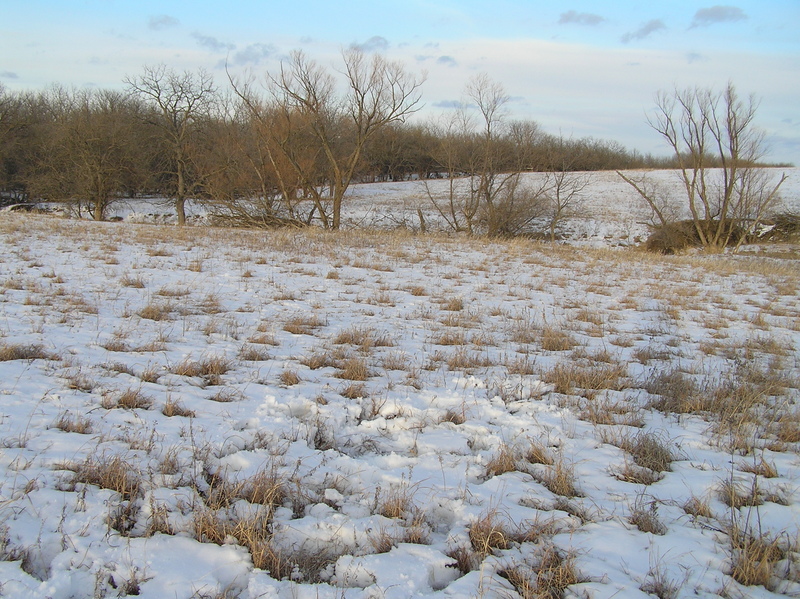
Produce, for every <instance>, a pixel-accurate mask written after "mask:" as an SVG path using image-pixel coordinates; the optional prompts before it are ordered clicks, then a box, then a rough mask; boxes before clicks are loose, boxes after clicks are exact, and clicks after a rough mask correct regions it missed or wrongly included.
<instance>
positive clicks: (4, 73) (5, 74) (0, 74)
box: [0, 71, 19, 79]
mask: <svg viewBox="0 0 800 599" xmlns="http://www.w3.org/2000/svg"><path fill="white" fill-rule="evenodd" d="M0 77H2V78H3V79H19V75H17V74H16V73H15V72H14V71H0Z"/></svg>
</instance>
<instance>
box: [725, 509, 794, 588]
mask: <svg viewBox="0 0 800 599" xmlns="http://www.w3.org/2000/svg"><path fill="white" fill-rule="evenodd" d="M728 537H729V539H730V552H731V572H730V574H731V577H732V578H733V579H734V580H735V581H737V582H738V583H740V584H743V585H745V586H763V587H765V588H766V589H768V590H771V591H774V590H775V589H776V587H777V582H778V581H779V580H780V579H781V576H780V575H779V574H778V572H777V569H778V564H779V563H780V562H782V561H784V560H785V559H786V557H787V555H788V553H789V551H788V547H787V540H786V539H782V538H781V537H780V536H776V535H772V534H770V533H759V534H755V533H752V532H749V531H747V530H744V529H742V528H741V527H740V526H739V525H738V524H737V523H734V524H733V525H732V526H731V527H730V530H729V531H728Z"/></svg>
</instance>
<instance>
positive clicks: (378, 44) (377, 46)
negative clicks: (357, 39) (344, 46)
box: [353, 35, 389, 52]
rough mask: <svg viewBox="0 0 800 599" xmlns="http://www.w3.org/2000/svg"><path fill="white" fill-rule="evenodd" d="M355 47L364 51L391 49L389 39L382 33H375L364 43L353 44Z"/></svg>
mask: <svg viewBox="0 0 800 599" xmlns="http://www.w3.org/2000/svg"><path fill="white" fill-rule="evenodd" d="M353 47H354V48H358V49H359V50H362V51H363V52H386V50H388V49H389V41H388V40H387V39H386V38H385V37H381V36H380V35H373V36H372V37H371V38H369V39H368V40H367V41H366V42H364V43H363V44H353Z"/></svg>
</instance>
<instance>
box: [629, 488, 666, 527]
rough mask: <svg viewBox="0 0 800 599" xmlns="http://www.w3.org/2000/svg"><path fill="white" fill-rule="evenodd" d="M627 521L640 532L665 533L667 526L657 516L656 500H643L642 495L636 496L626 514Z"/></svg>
mask: <svg viewBox="0 0 800 599" xmlns="http://www.w3.org/2000/svg"><path fill="white" fill-rule="evenodd" d="M628 522H630V523H631V524H633V525H634V526H635V527H636V528H638V529H639V530H640V531H642V532H647V533H651V534H654V535H665V534H667V527H666V526H665V525H664V523H663V522H661V520H660V519H659V517H658V502H657V501H656V500H654V499H651V500H650V501H645V499H644V496H642V495H640V496H638V497H637V498H636V501H635V503H634V504H633V506H632V507H631V513H630V515H629V516H628Z"/></svg>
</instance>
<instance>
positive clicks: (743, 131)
mask: <svg viewBox="0 0 800 599" xmlns="http://www.w3.org/2000/svg"><path fill="white" fill-rule="evenodd" d="M756 108H757V102H756V100H755V98H754V97H753V96H750V97H749V98H748V99H747V100H746V101H745V100H742V99H741V98H739V96H738V95H737V93H736V90H735V88H734V86H733V84H732V83H728V85H727V87H726V88H725V89H724V90H723V91H721V92H714V91H713V90H711V89H699V88H695V89H686V90H682V91H681V90H674V91H673V92H663V91H662V92H659V93H658V94H657V96H656V112H655V116H653V117H652V118H650V119H648V123H649V125H650V126H651V127H652V128H653V129H654V130H655V131H656V132H658V133H659V134H660V135H661V136H662V137H663V138H664V139H665V140H666V142H667V144H668V145H669V147H670V148H671V150H672V152H673V154H674V157H675V160H676V162H677V164H678V169H679V173H680V177H681V181H682V183H683V192H684V194H685V196H684V199H685V201H686V207H687V208H688V211H689V213H690V215H691V222H692V225H693V230H694V233H695V235H696V236H697V239H699V242H700V244H701V245H702V246H703V247H705V248H708V249H714V250H720V249H721V248H724V247H726V246H728V245H730V244H735V245H736V246H737V247H738V245H740V244H741V243H742V241H743V238H744V237H743V235H744V233H747V232H750V231H752V230H754V229H755V227H757V226H758V224H759V223H760V222H761V220H762V219H763V218H764V216H765V215H766V213H767V211H768V210H769V209H770V208H771V207H772V206H773V205H774V204H775V203H776V202H777V200H778V190H779V189H780V186H781V185H782V184H783V182H784V181H785V180H786V175H785V174H784V175H783V176H781V178H780V180H779V181H778V182H777V183H773V182H771V181H770V179H769V177H767V176H766V175H765V172H764V170H763V169H762V168H759V166H758V164H759V161H760V160H761V159H762V158H763V154H764V136H763V134H762V133H761V132H760V131H758V130H757V129H756V128H755V127H754V124H753V121H754V119H755V115H756ZM618 174H619V175H620V177H622V178H623V179H624V180H625V181H626V182H627V183H629V184H630V185H631V186H633V187H634V189H636V191H637V192H638V193H639V194H640V195H641V196H642V198H644V200H645V201H646V202H647V203H648V205H649V206H650V207H651V209H652V210H653V212H654V213H655V214H656V216H657V218H658V219H659V221H660V222H661V225H662V226H667V225H669V224H670V223H669V220H668V218H667V215H666V214H665V212H664V206H665V202H664V200H663V198H659V197H658V196H656V195H654V194H653V193H652V191H653V190H652V188H649V189H648V187H647V185H646V184H645V183H644V182H643V181H642V180H639V181H635V180H633V179H632V178H631V177H628V176H625V175H623V174H622V173H619V171H618Z"/></svg>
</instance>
